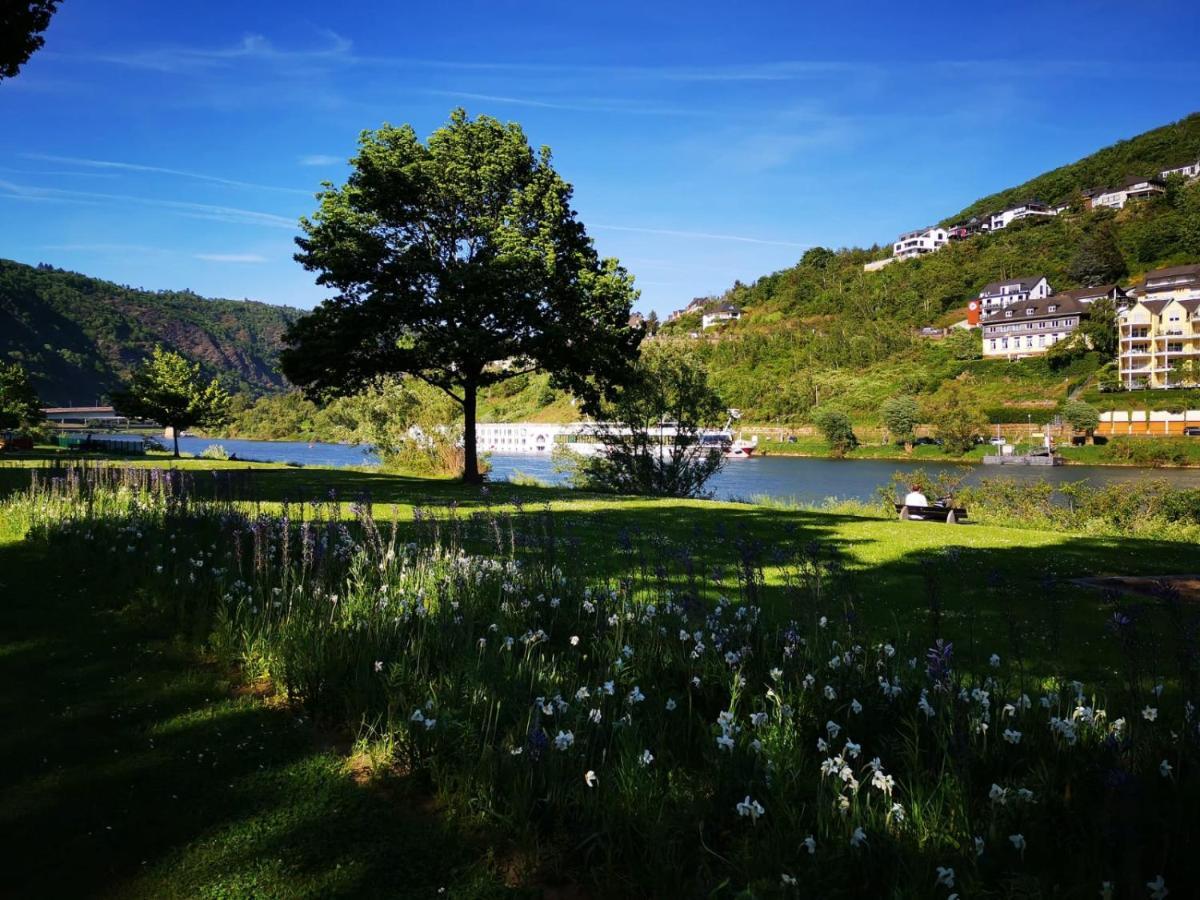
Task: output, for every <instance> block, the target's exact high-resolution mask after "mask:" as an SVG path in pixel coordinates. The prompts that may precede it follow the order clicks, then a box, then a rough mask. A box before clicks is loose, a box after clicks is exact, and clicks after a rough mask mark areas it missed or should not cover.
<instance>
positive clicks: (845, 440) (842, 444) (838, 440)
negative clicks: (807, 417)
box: [813, 409, 858, 457]
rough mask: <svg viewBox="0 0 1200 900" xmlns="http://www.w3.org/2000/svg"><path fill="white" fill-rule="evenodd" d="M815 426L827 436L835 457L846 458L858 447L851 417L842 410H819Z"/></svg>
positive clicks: (814, 417) (815, 416)
mask: <svg viewBox="0 0 1200 900" xmlns="http://www.w3.org/2000/svg"><path fill="white" fill-rule="evenodd" d="M813 424H814V425H816V426H817V430H818V431H820V432H821V434H823V435H824V436H825V440H826V441H828V442H829V446H830V448H831V449H832V450H833V453H834V455H835V456H839V457H840V456H845V455H846V454H847V453H848V452H849V451H851V450H853V449H854V448H855V447H857V446H858V438H857V437H856V436H855V434H854V426H853V424H852V423H851V422H850V417H849V416H848V415H846V414H845V413H844V412H842V411H841V410H840V409H822V410H818V411H817V413H816V414H815V415H814V416H813Z"/></svg>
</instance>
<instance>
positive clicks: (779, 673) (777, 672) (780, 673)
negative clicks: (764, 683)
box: [771, 668, 783, 681]
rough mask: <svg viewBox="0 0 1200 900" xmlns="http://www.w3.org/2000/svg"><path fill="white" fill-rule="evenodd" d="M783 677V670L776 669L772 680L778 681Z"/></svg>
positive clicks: (773, 670)
mask: <svg viewBox="0 0 1200 900" xmlns="http://www.w3.org/2000/svg"><path fill="white" fill-rule="evenodd" d="M782 677H783V669H780V668H775V669H772V670H771V678H772V679H774V680H775V681H778V680H779V679H780V678H782Z"/></svg>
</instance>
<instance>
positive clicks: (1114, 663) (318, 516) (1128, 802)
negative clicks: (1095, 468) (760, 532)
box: [4, 467, 1200, 900]
mask: <svg viewBox="0 0 1200 900" xmlns="http://www.w3.org/2000/svg"><path fill="white" fill-rule="evenodd" d="M241 477H244V476H242V475H239V473H237V472H230V473H209V472H196V473H189V472H186V471H181V470H173V471H165V470H155V469H150V468H142V469H138V468H133V467H126V468H116V467H112V468H105V467H88V468H84V467H75V468H68V469H55V470H50V469H47V470H44V471H41V472H38V471H37V470H35V471H34V481H33V484H32V486H31V487H30V488H29V489H28V490H27V491H24V492H23V493H21V494H19V495H17V496H15V497H13V498H12V499H10V500H8V501H6V503H5V505H4V514H5V515H6V516H8V517H12V519H13V520H14V521H17V520H19V521H20V522H21V523H22V527H24V528H25V529H26V530H27V532H28V534H29V539H30V540H32V541H35V542H39V543H40V544H42V545H44V546H46V547H47V548H48V549H49V550H50V551H51V553H52V555H53V556H54V557H55V558H58V559H62V560H70V561H71V563H72V565H75V566H79V567H86V569H87V570H88V571H89V572H93V573H102V574H103V577H105V578H107V579H110V580H111V582H112V583H113V584H114V585H115V586H116V587H117V588H118V590H119V592H120V593H121V594H122V595H123V596H125V597H127V598H128V602H129V604H130V605H131V606H136V607H138V608H139V609H141V610H142V611H143V612H144V613H145V614H147V615H153V616H155V617H156V619H157V620H161V621H163V622H166V623H169V626H170V628H171V629H172V631H173V632H174V633H177V634H178V635H180V636H182V637H183V639H184V640H186V641H187V642H188V644H189V645H190V646H192V647H194V648H195V650H196V651H197V652H200V653H203V654H206V655H208V656H209V657H210V658H211V659H213V660H214V661H215V662H216V663H217V664H219V665H220V666H223V667H226V668H228V669H229V670H230V671H235V672H237V673H238V678H239V679H241V680H242V681H244V682H245V683H248V684H249V683H255V684H262V685H267V686H268V690H269V691H270V692H271V693H273V694H274V695H275V696H276V697H277V698H278V699H279V700H280V701H281V702H285V703H287V704H288V705H289V707H290V708H291V709H292V711H293V714H294V715H295V716H297V717H301V718H304V719H307V720H311V721H313V722H318V723H321V725H322V726H323V727H326V728H332V729H337V730H339V731H341V732H343V733H347V734H349V735H350V736H351V737H352V739H353V740H355V741H356V742H357V744H356V745H357V748H358V749H359V751H360V752H361V753H362V754H363V756H364V757H365V758H368V759H370V760H371V764H372V765H373V766H374V767H375V768H376V769H377V770H378V772H380V773H382V775H381V777H386V773H387V772H389V771H397V772H399V771H402V772H405V773H408V774H410V775H412V774H415V775H418V776H419V777H420V778H421V779H422V780H423V783H425V784H427V786H428V790H429V792H430V794H431V795H432V796H434V797H436V798H437V800H438V802H439V803H440V804H442V806H443V807H444V808H445V809H446V810H448V811H449V814H452V815H453V816H455V817H457V818H458V819H460V820H461V821H464V822H469V823H472V825H473V826H474V827H477V828H479V829H482V830H483V831H484V833H486V834H491V835H495V836H496V842H497V845H499V844H503V845H504V846H505V847H507V848H509V850H510V851H511V852H513V853H516V854H519V855H522V856H523V857H525V858H530V859H534V860H536V861H537V862H536V864H537V866H539V867H540V868H541V869H543V870H545V871H550V872H554V873H558V874H559V875H562V876H564V877H567V878H569V879H571V880H572V881H574V882H575V883H577V884H579V885H581V886H583V888H584V889H585V890H586V891H588V892H589V893H590V895H594V896H730V897H732V896H740V897H758V896H762V897H768V896H784V897H786V896H799V897H822V898H827V897H934V898H945V900H950V898H956V897H957V898H962V900H966V898H971V897H1064V898H1067V897H1080V898H1083V897H1088V898H1095V897H1106V898H1109V897H1111V898H1117V897H1131V898H1132V897H1151V898H1162V897H1166V896H1168V895H1169V896H1172V897H1186V896H1195V893H1194V891H1195V889H1196V885H1198V884H1200V860H1198V859H1197V857H1196V854H1195V853H1194V852H1193V848H1194V847H1195V846H1197V844H1198V843H1200V815H1197V812H1196V810H1197V809H1198V808H1200V778H1198V777H1197V774H1196V773H1197V763H1198V762H1200V712H1198V710H1197V708H1196V703H1197V702H1198V698H1200V691H1198V688H1200V683H1198V681H1197V677H1198V675H1200V668H1198V661H1197V656H1196V637H1197V631H1196V628H1197V614H1196V610H1194V609H1192V608H1189V607H1187V605H1186V604H1185V603H1183V602H1182V601H1181V600H1180V598H1179V597H1178V596H1172V593H1171V591H1170V590H1164V591H1163V593H1162V596H1160V597H1159V598H1157V599H1156V600H1155V601H1153V602H1154V604H1155V605H1156V608H1157V609H1158V610H1159V611H1160V612H1161V613H1162V614H1163V615H1164V616H1166V618H1167V620H1168V621H1170V622H1172V623H1173V627H1172V628H1170V629H1169V630H1168V633H1165V634H1164V633H1154V632H1152V630H1151V629H1150V628H1149V627H1148V625H1147V623H1146V622H1145V621H1143V620H1142V619H1140V618H1139V614H1138V612H1137V609H1135V608H1132V607H1129V606H1128V605H1126V604H1122V603H1121V602H1118V601H1117V600H1115V599H1114V600H1113V601H1112V602H1111V603H1110V604H1109V608H1108V611H1107V612H1106V613H1105V615H1106V616H1107V617H1108V622H1107V625H1106V633H1107V635H1108V641H1109V649H1108V651H1107V652H1108V656H1107V659H1108V660H1109V661H1110V662H1111V665H1110V666H1109V667H1108V670H1107V671H1108V674H1107V675H1106V677H1104V678H1102V679H1092V680H1091V681H1081V680H1073V679H1072V678H1071V675H1070V673H1069V672H1050V671H1045V670H1044V668H1045V667H1043V666H1041V665H1038V664H1034V663H1033V662H1031V661H1030V660H1029V659H1026V658H1024V656H1023V655H1022V648H1021V645H1020V642H1019V641H1016V640H1005V639H1004V637H1003V636H1002V635H1000V636H992V637H995V638H996V640H995V646H994V647H985V648H984V650H985V652H983V653H970V654H967V653H964V652H963V651H962V649H960V648H962V646H963V641H964V640H965V639H966V636H965V635H964V634H963V633H962V628H963V626H962V623H961V622H958V621H951V620H949V619H948V618H947V617H946V616H944V615H941V614H939V611H938V610H937V599H936V597H932V596H931V597H930V598H929V605H930V614H929V616H928V617H922V618H921V620H920V621H909V620H894V621H893V622H892V624H891V625H890V626H881V625H880V624H878V623H877V622H869V621H868V619H867V617H864V616H863V615H861V614H860V610H859V609H858V597H859V596H860V594H861V592H860V590H859V588H858V585H859V584H861V582H862V580H863V579H869V578H870V572H869V571H867V572H861V571H859V572H853V571H850V570H849V569H848V568H847V567H846V566H845V565H844V561H843V560H842V559H841V557H840V554H839V552H838V551H836V550H835V549H832V548H830V547H827V546H824V545H822V544H821V543H820V542H817V541H812V540H808V539H806V538H804V537H802V536H794V537H793V536H789V535H787V534H781V535H780V537H779V540H778V541H777V542H775V543H773V544H771V545H764V544H761V543H756V542H752V541H749V540H747V539H743V538H739V537H738V536H737V535H736V534H735V533H727V532H726V533H723V532H722V531H721V529H719V528H713V529H711V530H706V531H697V532H696V533H695V534H693V535H692V536H691V537H690V538H689V539H688V541H687V542H686V546H684V543H683V542H679V541H676V540H673V539H670V538H668V537H666V536H664V535H662V534H657V533H652V532H640V533H634V532H631V531H621V532H618V533H613V534H611V535H610V536H609V537H610V542H611V545H612V547H611V549H612V552H613V553H614V554H615V558H616V559H617V561H618V564H617V565H616V566H614V567H612V568H611V570H610V571H609V572H608V573H607V575H605V576H604V577H598V576H597V574H596V571H595V568H594V567H592V566H588V565H586V564H585V563H586V561H587V559H588V556H589V552H590V550H589V546H588V544H587V543H586V542H581V541H580V540H579V539H578V538H577V537H576V536H574V535H573V534H572V533H571V529H570V523H569V522H564V521H563V518H562V517H561V516H558V515H555V514H553V513H552V512H551V511H549V510H548V509H541V508H537V507H530V506H524V505H521V504H517V505H516V506H513V505H511V504H507V505H503V506H502V505H499V504H491V503H486V502H485V503H484V504H483V505H482V506H481V507H479V508H477V509H475V510H472V511H465V510H461V509H459V508H457V507H455V506H454V505H453V504H450V505H446V506H441V507H434V506H427V507H421V508H418V509H416V510H415V512H414V513H413V514H412V515H411V516H406V517H404V518H403V519H402V518H401V517H399V516H398V515H396V516H393V517H391V518H389V519H383V520H381V519H380V518H377V516H376V515H375V513H374V512H373V508H372V507H371V505H370V504H368V503H367V502H365V499H360V502H357V503H354V504H351V506H350V513H351V514H350V515H349V516H347V515H346V514H345V512H346V507H345V506H344V504H343V503H342V501H341V498H338V497H335V496H326V497H322V498H320V499H315V500H309V501H305V502H300V501H295V502H290V503H283V504H280V505H278V506H277V507H271V508H269V509H268V508H267V507H264V506H261V505H258V504H255V503H252V502H247V501H245V500H243V499H241V496H242V494H243V489H244V485H241V484H239V482H238V479H239V478H241ZM768 562H769V564H770V566H771V567H772V569H773V570H774V571H778V572H780V573H782V575H781V576H780V583H779V584H777V585H775V587H774V589H773V590H771V591H767V590H766V582H767V575H766V574H765V572H766V567H767V564H768ZM929 590H930V592H931V594H934V593H936V591H937V588H936V585H934V584H931V585H930V587H929ZM1062 639H1063V640H1065V641H1069V640H1070V636H1069V635H1066V636H1064V637H1063V638H1062ZM436 864H437V861H436V860H432V859H431V860H429V865H436Z"/></svg>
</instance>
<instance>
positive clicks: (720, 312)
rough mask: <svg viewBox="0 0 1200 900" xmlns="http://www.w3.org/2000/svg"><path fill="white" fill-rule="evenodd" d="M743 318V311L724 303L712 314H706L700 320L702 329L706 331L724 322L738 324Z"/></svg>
mask: <svg viewBox="0 0 1200 900" xmlns="http://www.w3.org/2000/svg"><path fill="white" fill-rule="evenodd" d="M741 317H742V311H741V309H740V308H739V307H736V306H734V305H733V304H732V303H722V304H721V305H720V306H718V307H717V308H716V309H714V310H712V311H711V312H706V313H705V314H704V316H703V318H701V319H700V327H701V328H702V329H704V330H706V331H707V330H708V329H709V328H712V327H713V326H714V325H719V324H721V323H722V322H736V321H737V320H738V319H740V318H741Z"/></svg>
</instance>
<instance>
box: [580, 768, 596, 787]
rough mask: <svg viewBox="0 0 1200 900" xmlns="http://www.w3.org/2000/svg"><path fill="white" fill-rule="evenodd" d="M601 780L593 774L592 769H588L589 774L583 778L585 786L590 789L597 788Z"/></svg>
mask: <svg viewBox="0 0 1200 900" xmlns="http://www.w3.org/2000/svg"><path fill="white" fill-rule="evenodd" d="M599 780H600V779H599V778H598V777H597V775H596V773H595V772H593V771H592V770H591V769H588V770H587V772H586V773H585V774H584V776H583V781H584V784H586V785H587V786H588V787H590V788H594V787H595V786H596V782H598V781H599Z"/></svg>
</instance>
